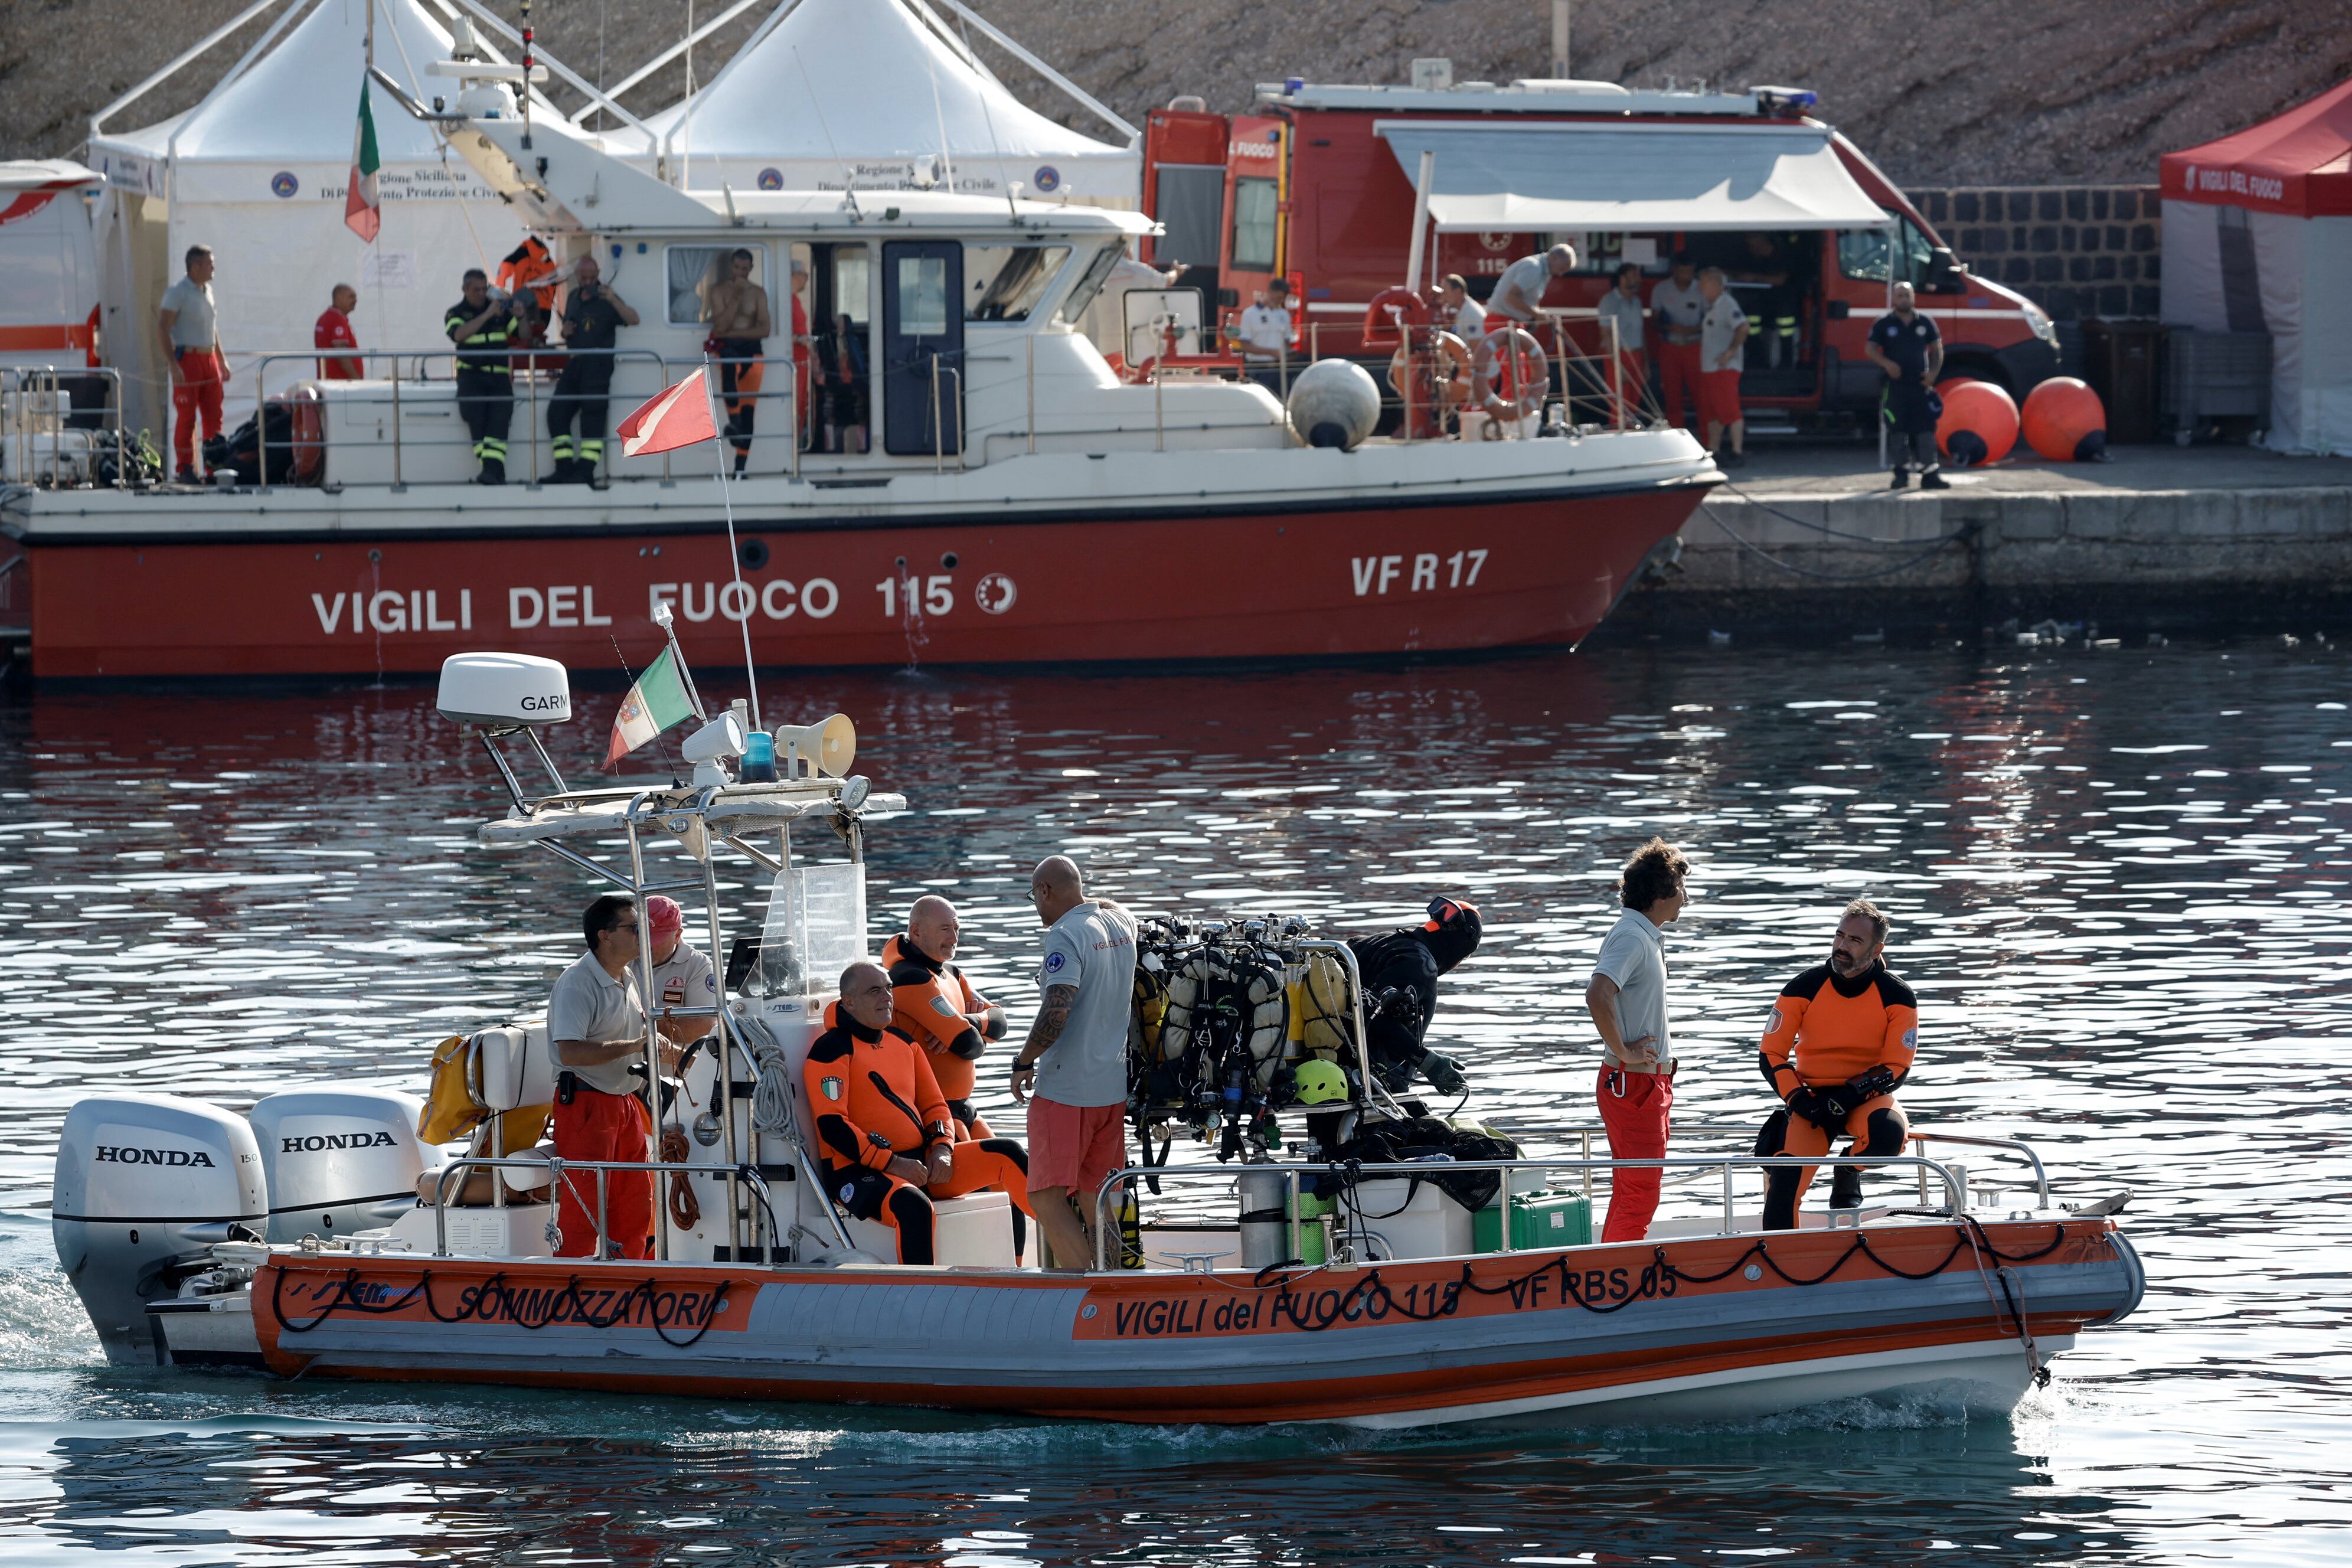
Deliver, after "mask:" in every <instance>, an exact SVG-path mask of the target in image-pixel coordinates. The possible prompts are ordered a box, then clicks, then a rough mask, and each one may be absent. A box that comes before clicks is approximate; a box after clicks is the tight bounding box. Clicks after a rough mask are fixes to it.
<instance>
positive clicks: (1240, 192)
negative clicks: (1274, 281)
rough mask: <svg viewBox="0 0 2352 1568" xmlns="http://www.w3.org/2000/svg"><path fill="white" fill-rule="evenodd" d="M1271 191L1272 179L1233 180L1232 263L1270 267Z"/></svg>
mask: <svg viewBox="0 0 2352 1568" xmlns="http://www.w3.org/2000/svg"><path fill="white" fill-rule="evenodd" d="M1274 209H1275V195H1274V182H1273V181H1272V180H1235V181H1234V262H1233V264H1234V268H1235V269H1236V270H1238V271H1243V272H1271V271H1273V270H1274V216H1275V213H1274Z"/></svg>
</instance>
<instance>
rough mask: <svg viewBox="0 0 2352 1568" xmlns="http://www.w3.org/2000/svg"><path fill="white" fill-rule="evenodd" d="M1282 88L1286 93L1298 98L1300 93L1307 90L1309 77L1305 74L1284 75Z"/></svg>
mask: <svg viewBox="0 0 2352 1568" xmlns="http://www.w3.org/2000/svg"><path fill="white" fill-rule="evenodd" d="M1282 90H1283V92H1284V93H1285V94H1286V95H1287V96H1289V97H1292V98H1296V97H1297V96H1298V95H1299V94H1300V93H1302V92H1305V91H1306V90H1307V79H1306V78H1305V77H1303V76H1286V77H1284V78H1283V79H1282Z"/></svg>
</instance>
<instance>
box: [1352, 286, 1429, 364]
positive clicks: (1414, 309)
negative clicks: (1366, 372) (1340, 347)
mask: <svg viewBox="0 0 2352 1568" xmlns="http://www.w3.org/2000/svg"><path fill="white" fill-rule="evenodd" d="M1427 325H1429V301H1428V300H1424V299H1423V298H1422V297H1421V296H1420V295H1419V294H1416V293H1414V292H1413V291H1412V289H1407V288H1405V287H1403V286H1402V285H1401V284H1400V285H1397V286H1394V287H1391V288H1387V289H1381V291H1380V292H1379V293H1377V294H1375V295H1373V296H1372V298H1371V302H1370V303H1369V304H1367V305H1366V306H1365V307H1364V346H1365V347H1366V348H1370V349H1383V348H1389V347H1391V346H1397V347H1402V345H1403V343H1404V342H1405V339H1406V335H1407V333H1406V329H1408V328H1412V327H1425V326H1427Z"/></svg>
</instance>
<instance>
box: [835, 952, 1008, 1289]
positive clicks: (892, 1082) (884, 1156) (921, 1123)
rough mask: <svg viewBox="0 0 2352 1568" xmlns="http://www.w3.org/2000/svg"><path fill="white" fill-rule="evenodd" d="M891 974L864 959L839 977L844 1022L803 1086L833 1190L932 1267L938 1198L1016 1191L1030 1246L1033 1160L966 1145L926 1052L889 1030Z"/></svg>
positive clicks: (998, 1144)
mask: <svg viewBox="0 0 2352 1568" xmlns="http://www.w3.org/2000/svg"><path fill="white" fill-rule="evenodd" d="M892 1005H893V994H892V992H891V988H890V975H889V973H888V972H887V970H885V969H884V968H883V967H882V966H881V965H880V964H878V963H872V962H870V961H868V960H865V959H860V960H859V961H858V962H857V963H853V964H851V965H850V966H849V967H848V968H847V969H845V970H843V971H842V972H841V1001H840V1004H839V1007H838V1010H837V1016H838V1018H839V1022H837V1023H835V1025H834V1026H833V1027H831V1028H829V1029H827V1030H826V1031H825V1032H824V1034H822V1035H819V1036H818V1037H816V1039H815V1040H814V1042H813V1043H811V1045H810V1046H809V1053H808V1063H807V1066H806V1067H804V1068H803V1069H802V1088H803V1092H804V1093H805V1094H806V1095H807V1097H808V1104H809V1109H810V1110H811V1111H812V1112H813V1113H814V1117H815V1121H816V1139H817V1143H818V1145H819V1147H820V1151H821V1152H822V1153H823V1155H824V1162H825V1166H824V1169H825V1191H826V1194H827V1195H829V1196H830V1197H832V1198H833V1199H834V1201H835V1202H836V1203H838V1204H840V1205H841V1206H842V1207H843V1208H845V1209H846V1210H848V1211H849V1213H850V1214H852V1215H855V1216H856V1217H857V1218H859V1219H871V1220H879V1221H881V1222H882V1223H883V1224H884V1225H887V1226H889V1227H890V1228H891V1229H892V1230H895V1231H897V1232H898V1261H899V1262H901V1263H929V1262H931V1261H933V1260H934V1258H936V1256H937V1254H936V1251H935V1248H934V1245H933V1242H934V1230H935V1226H934V1219H933V1211H932V1209H931V1199H933V1198H955V1197H961V1196H962V1195H963V1194H966V1193H976V1192H979V1191H981V1190H982V1188H986V1187H994V1188H996V1189H997V1190H998V1191H999V1192H1003V1193H1005V1194H1009V1195H1010V1196H1011V1197H1012V1199H1013V1206H1014V1209H1015V1213H1014V1214H1013V1257H1014V1258H1016V1259H1018V1258H1020V1257H1021V1255H1022V1254H1023V1253H1024V1251H1025V1250H1026V1245H1025V1244H1026V1242H1027V1239H1028V1226H1027V1224H1026V1223H1025V1222H1024V1215H1031V1214H1034V1212H1035V1211H1034V1210H1033V1209H1031V1208H1030V1206H1029V1161H1028V1156H1027V1154H1026V1152H1024V1150H1023V1149H1022V1147H1021V1145H1020V1144H1018V1143H1016V1142H1013V1140H1012V1139H1010V1138H983V1139H981V1140H979V1141H978V1142H961V1143H959V1142H956V1137H955V1123H954V1121H953V1120H952V1119H951V1118H950V1115H949V1113H948V1107H947V1098H946V1097H945V1096H944V1095H942V1094H940V1086H939V1080H938V1079H934V1078H933V1077H932V1076H931V1065H930V1059H929V1056H928V1055H926V1053H925V1052H924V1051H923V1049H922V1047H919V1046H918V1045H916V1044H915V1042H914V1041H912V1040H910V1039H908V1037H906V1036H905V1035H903V1034H901V1033H899V1032H898V1030H897V1029H894V1028H892V1027H891V1026H890V1014H891V1010H892Z"/></svg>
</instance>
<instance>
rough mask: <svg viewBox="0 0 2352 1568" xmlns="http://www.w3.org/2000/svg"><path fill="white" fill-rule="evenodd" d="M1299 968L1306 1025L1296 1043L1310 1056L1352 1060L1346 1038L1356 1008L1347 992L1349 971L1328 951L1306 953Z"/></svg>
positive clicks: (1302, 1010)
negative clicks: (1301, 971) (1303, 971)
mask: <svg viewBox="0 0 2352 1568" xmlns="http://www.w3.org/2000/svg"><path fill="white" fill-rule="evenodd" d="M1301 967H1302V968H1303V969H1304V970H1305V973H1303V974H1302V975H1301V976H1300V979H1299V993H1300V999H1301V1005H1300V1011H1301V1012H1303V1013H1304V1014H1305V1015H1306V1024H1305V1026H1304V1027H1303V1028H1302V1029H1300V1031H1299V1044H1300V1045H1301V1046H1302V1047H1305V1048H1306V1050H1307V1051H1308V1052H1309V1053H1310V1054H1312V1055H1316V1056H1320V1057H1325V1058H1342V1059H1348V1060H1352V1059H1353V1058H1354V1053H1353V1052H1351V1051H1350V1050H1349V1048H1348V1039H1349V1031H1350V1029H1351V1028H1352V1027H1353V1026H1354V1020H1355V1010H1354V1004H1353V1002H1352V1000H1351V999H1350V998H1349V994H1348V972H1347V971H1346V970H1344V969H1342V968H1340V967H1339V960H1338V959H1336V958H1334V957H1332V956H1331V955H1330V954H1329V953H1328V952H1310V953H1308V954H1307V957H1306V959H1305V961H1304V963H1303V964H1302V965H1301Z"/></svg>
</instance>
